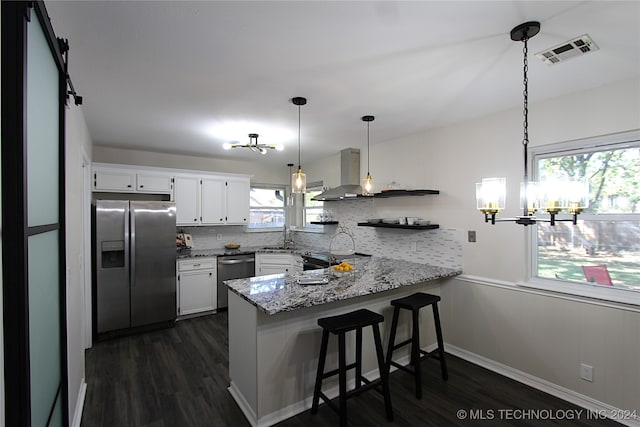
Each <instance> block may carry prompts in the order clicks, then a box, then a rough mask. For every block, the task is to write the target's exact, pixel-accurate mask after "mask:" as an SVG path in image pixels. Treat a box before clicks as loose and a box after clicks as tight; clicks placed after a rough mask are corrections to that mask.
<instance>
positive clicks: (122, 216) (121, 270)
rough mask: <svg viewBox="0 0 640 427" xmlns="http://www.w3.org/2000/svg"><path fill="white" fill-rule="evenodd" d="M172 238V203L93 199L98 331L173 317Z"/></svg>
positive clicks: (107, 330) (174, 285) (173, 258)
mask: <svg viewBox="0 0 640 427" xmlns="http://www.w3.org/2000/svg"><path fill="white" fill-rule="evenodd" d="M175 237H176V207H175V204H174V203H173V202H156V201H153V202H139V201H128V200H97V201H95V208H94V245H95V246H94V256H95V258H94V273H95V274H94V284H95V286H94V296H95V298H94V319H95V320H94V326H95V330H94V331H95V332H96V333H97V334H98V335H100V334H104V333H106V332H113V331H126V330H128V329H132V328H138V327H142V326H147V325H156V324H158V325H161V324H164V323H172V322H174V321H175V318H176V245H175Z"/></svg>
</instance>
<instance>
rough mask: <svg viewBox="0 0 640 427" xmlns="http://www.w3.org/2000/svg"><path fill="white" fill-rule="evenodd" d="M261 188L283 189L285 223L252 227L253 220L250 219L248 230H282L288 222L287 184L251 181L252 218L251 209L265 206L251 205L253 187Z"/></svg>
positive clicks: (257, 231)
mask: <svg viewBox="0 0 640 427" xmlns="http://www.w3.org/2000/svg"><path fill="white" fill-rule="evenodd" d="M254 188H255V189H260V190H281V191H282V195H283V198H284V199H283V202H282V208H281V209H282V215H283V217H284V224H282V225H279V226H274V227H252V226H251V220H249V223H248V224H247V232H249V233H264V232H274V231H281V230H282V227H284V226H285V225H286V224H287V220H288V218H287V195H288V194H287V186H286V185H284V184H282V185H279V184H261V183H251V184H250V186H249V218H251V211H252V210H253V209H258V208H264V206H259V207H258V206H252V205H251V191H252V190H253V189H254ZM274 209H280V208H274Z"/></svg>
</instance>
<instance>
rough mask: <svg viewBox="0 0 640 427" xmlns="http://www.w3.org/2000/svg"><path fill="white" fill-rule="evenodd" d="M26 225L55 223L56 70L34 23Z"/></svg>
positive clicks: (29, 66)
mask: <svg viewBox="0 0 640 427" xmlns="http://www.w3.org/2000/svg"><path fill="white" fill-rule="evenodd" d="M27 28H28V33H27V39H28V46H27V185H28V189H27V212H28V214H27V225H28V226H29V227H33V226H37V225H43V224H55V223H57V222H58V197H59V191H58V185H59V182H58V176H59V171H58V152H59V151H58V150H59V147H58V140H59V137H60V134H59V127H58V126H59V122H60V120H59V119H60V112H59V111H60V107H59V105H60V93H59V77H58V69H57V67H56V64H55V62H54V60H53V56H52V55H51V51H50V49H49V45H48V44H47V40H46V39H45V36H44V33H43V31H42V28H41V26H40V23H39V22H38V21H37V20H33V21H32V22H31V24H29V25H28V27H27Z"/></svg>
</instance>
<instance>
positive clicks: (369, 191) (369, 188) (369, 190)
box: [362, 174, 373, 196]
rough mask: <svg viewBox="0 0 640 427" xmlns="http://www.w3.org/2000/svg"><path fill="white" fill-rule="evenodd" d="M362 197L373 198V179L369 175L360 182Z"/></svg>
mask: <svg viewBox="0 0 640 427" xmlns="http://www.w3.org/2000/svg"><path fill="white" fill-rule="evenodd" d="M362 195H363V196H373V178H371V175H369V174H367V177H366V178H365V179H363V180H362Z"/></svg>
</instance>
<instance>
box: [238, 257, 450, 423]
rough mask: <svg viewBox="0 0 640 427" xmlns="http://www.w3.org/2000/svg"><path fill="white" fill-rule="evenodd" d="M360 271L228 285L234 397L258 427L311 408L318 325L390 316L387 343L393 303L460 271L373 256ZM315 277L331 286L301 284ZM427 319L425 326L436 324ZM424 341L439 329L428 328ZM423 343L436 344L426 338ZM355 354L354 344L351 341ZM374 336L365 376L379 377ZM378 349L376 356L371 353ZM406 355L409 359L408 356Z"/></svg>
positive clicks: (332, 355) (332, 346)
mask: <svg viewBox="0 0 640 427" xmlns="http://www.w3.org/2000/svg"><path fill="white" fill-rule="evenodd" d="M353 264H354V265H355V270H354V271H353V272H349V273H342V274H339V275H337V274H336V273H335V272H333V270H332V269H327V270H314V271H307V272H305V273H304V274H303V273H299V274H291V275H285V274H276V275H269V276H259V277H253V278H249V279H238V280H229V281H227V282H225V283H226V285H227V286H228V287H229V290H230V292H229V376H230V379H231V384H230V387H229V391H230V393H231V394H232V396H233V397H234V399H235V400H236V402H237V403H238V405H239V406H240V407H241V409H242V411H243V412H244V414H245V416H246V417H247V419H248V420H249V421H250V422H251V424H252V425H254V426H268V425H272V424H275V423H277V422H279V421H281V420H284V419H286V418H288V417H291V416H293V415H295V414H297V413H300V412H303V411H304V410H306V409H308V408H310V407H311V397H312V394H313V385H314V381H315V372H316V368H317V358H318V353H319V348H320V337H321V330H320V328H319V327H318V325H317V323H316V322H317V319H318V318H320V317H325V316H334V315H338V314H342V313H346V312H349V311H352V310H357V309H360V308H367V309H369V310H372V311H375V312H378V313H381V314H382V315H384V316H385V319H386V321H385V323H384V324H383V325H382V334H383V339H385V341H386V339H387V338H388V335H389V333H388V329H389V327H390V323H391V322H390V318H391V314H392V310H391V306H390V305H389V302H390V301H391V300H392V299H394V298H400V297H403V296H406V295H409V294H411V293H414V292H419V291H425V290H428V288H430V287H434V286H435V285H437V284H438V280H439V279H444V278H447V277H452V276H455V275H458V274H461V273H462V271H461V270H459V269H453V268H445V267H437V266H433V265H428V264H418V263H414V262H409V261H402V260H393V259H389V258H380V257H371V258H368V259H357V260H355V261H353ZM310 277H315V278H317V279H319V280H320V279H324V280H326V281H327V283H326V284H317V285H301V284H299V280H300V279H308V278H310ZM430 321H431V320H430V318H429V317H428V316H425V317H424V318H423V319H422V322H430ZM409 329H410V328H409V318H408V317H407V318H404V317H402V316H401V318H400V324H399V327H398V340H400V339H402V338H403V337H407V336H408V334H409ZM421 330H423V331H425V334H428V333H430V331H432V330H433V327H424V328H421ZM421 341H422V342H431V341H434V340H432V339H424V340H421ZM347 348H348V349H350V350H348V351H349V352H350V354H355V353H354V350H353V348H355V337H351V336H349V335H347ZM373 348H374V347H373V337H372V336H371V334H370V333H364V334H363V349H364V351H363V361H362V363H363V372H365V373H366V372H368V373H369V377H370V378H375V377H376V376H378V370H377V364H376V361H375V352H374V351H373V350H372V349H373ZM369 349H371V351H369ZM336 354H337V344H336V342H334V340H330V343H329V351H328V356H327V364H328V366H329V367H331V366H335V365H337V362H336V361H337V356H336ZM401 355H402V354H401ZM323 387H326V390H327V391H326V394H327V395H328V396H330V397H333V396H335V395H336V394H337V381H333V382H332V381H326V385H325V386H323Z"/></svg>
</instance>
